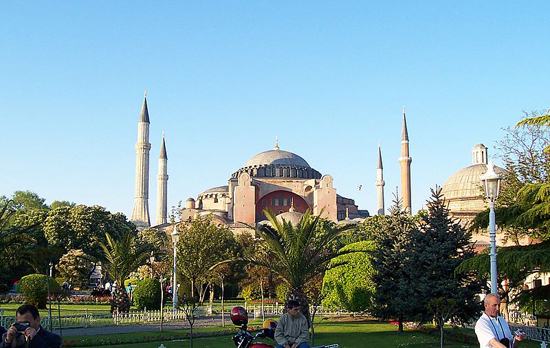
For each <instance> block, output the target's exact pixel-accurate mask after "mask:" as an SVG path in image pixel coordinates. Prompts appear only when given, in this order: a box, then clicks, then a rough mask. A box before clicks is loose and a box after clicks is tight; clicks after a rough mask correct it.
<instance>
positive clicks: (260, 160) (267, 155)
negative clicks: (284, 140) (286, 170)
mask: <svg viewBox="0 0 550 348" xmlns="http://www.w3.org/2000/svg"><path fill="white" fill-rule="evenodd" d="M271 164H273V165H282V166H297V167H306V168H311V167H310V166H309V164H308V163H307V162H306V160H305V159H303V158H302V157H300V156H298V155H297V154H295V153H292V152H288V151H284V150H280V149H279V148H275V149H273V150H268V151H264V152H260V153H259V154H257V155H255V156H254V157H252V158H251V159H249V160H248V161H247V162H246V164H245V165H244V166H245V167H253V166H262V165H263V166H268V165H271Z"/></svg>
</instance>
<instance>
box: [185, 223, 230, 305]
mask: <svg viewBox="0 0 550 348" xmlns="http://www.w3.org/2000/svg"><path fill="white" fill-rule="evenodd" d="M178 230H179V231H180V239H179V242H178V258H177V263H178V268H177V269H178V271H179V272H180V274H182V275H183V276H184V277H185V278H187V279H188V280H189V281H190V282H191V297H195V290H196V291H197V294H198V297H199V302H200V303H203V302H204V296H205V295H206V288H207V285H208V283H209V282H211V279H210V278H212V277H213V274H212V273H211V270H212V268H213V267H214V266H215V265H217V264H218V263H219V262H220V261H223V260H227V259H231V258H232V257H233V255H234V251H235V249H236V242H235V238H233V233H232V232H231V231H230V230H229V229H228V228H226V227H223V226H217V225H216V224H215V223H214V222H213V221H212V217H211V216H207V217H197V218H196V219H193V220H191V219H189V220H188V221H186V222H185V223H182V224H179V225H178Z"/></svg>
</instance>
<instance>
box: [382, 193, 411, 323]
mask: <svg viewBox="0 0 550 348" xmlns="http://www.w3.org/2000/svg"><path fill="white" fill-rule="evenodd" d="M390 213H391V215H389V216H388V217H387V218H384V219H382V220H381V228H380V230H378V231H377V232H375V233H374V239H375V243H376V249H375V251H374V252H373V259H372V266H373V268H374V270H375V273H374V275H373V277H372V280H373V282H374V284H375V293H374V301H373V302H374V309H373V314H374V315H375V316H378V317H381V318H383V319H392V318H394V319H397V320H398V321H399V332H403V321H404V320H406V319H409V318H410V317H411V315H413V314H414V313H416V312H417V310H418V306H419V302H418V299H416V298H414V291H413V288H414V287H415V283H416V282H417V280H416V279H417V277H416V276H415V275H414V270H413V269H412V268H411V267H409V259H410V256H411V255H410V253H411V233H412V231H413V230H414V228H415V227H414V221H413V219H412V218H411V216H410V215H409V214H407V213H406V212H405V211H403V210H402V209H401V207H400V202H399V200H398V199H396V200H395V201H394V205H393V206H392V207H391V208H390Z"/></svg>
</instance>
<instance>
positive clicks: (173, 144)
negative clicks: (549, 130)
mask: <svg viewBox="0 0 550 348" xmlns="http://www.w3.org/2000/svg"><path fill="white" fill-rule="evenodd" d="M549 10H550V3H548V2H545V1H529V2H513V1H498V2H497V1H484V2H479V1H460V2H459V1H455V2H450V1H383V2H382V1H379V2H367V1H338V2H336V1H330V2H328V1H300V2H297V1H193V2H187V1H154V2H153V1H117V2H113V1H67V2H35V1H26V2H10V3H5V4H3V7H2V13H3V16H2V21H0V47H1V54H0V62H1V64H2V68H1V70H0V71H1V73H0V120H1V127H0V134H1V136H0V147H1V149H2V151H0V163H1V164H2V171H1V172H2V176H1V178H2V180H0V195H8V196H9V195H11V194H12V192H13V191H15V190H31V191H34V192H36V193H38V194H39V195H40V196H42V197H44V198H46V199H47V202H48V203H51V202H52V201H54V200H69V201H73V202H76V203H82V204H87V205H92V204H99V205H102V206H105V207H106V208H107V209H108V210H110V211H113V212H114V211H121V212H123V213H125V214H126V215H128V216H129V215H131V211H132V205H133V197H134V166H135V150H134V143H135V142H136V137H137V120H138V116H139V112H140V108H141V104H142V99H143V92H144V90H145V89H146V90H147V95H148V102H149V113H150V118H151V137H150V141H151V144H152V150H151V178H150V212H151V215H152V220H153V221H154V220H155V206H156V175H157V158H158V154H159V151H160V142H161V134H162V132H163V131H164V132H165V133H166V145H167V152H168V159H169V161H168V172H169V175H170V180H169V182H168V187H169V192H168V204H169V206H172V205H176V204H177V202H178V201H179V200H184V201H185V199H187V198H188V197H196V196H197V194H199V193H200V192H202V191H204V190H206V189H208V188H210V187H214V186H220V185H226V184H227V180H228V179H229V177H230V175H231V173H233V172H234V171H236V170H237V169H238V168H239V167H241V166H242V165H244V163H245V162H246V161H247V160H248V159H249V158H250V157H252V156H253V155H255V154H256V153H259V152H261V151H265V150H268V149H271V148H272V147H273V145H274V139H275V137H276V136H278V137H279V144H280V146H281V148H282V149H284V150H288V151H291V152H295V153H297V154H299V155H300V156H302V157H303V158H304V159H306V160H307V161H308V163H309V164H310V165H311V166H312V167H314V168H315V169H317V170H319V171H320V172H321V173H323V174H325V173H327V174H331V175H332V176H333V177H334V184H335V187H336V188H337V189H338V193H339V194H341V195H343V196H346V197H351V198H354V199H355V200H356V202H357V203H358V204H359V206H360V208H362V209H368V210H369V211H371V212H374V211H375V210H376V189H375V186H374V182H375V180H376V161H377V144H378V143H379V142H380V143H381V145H382V153H383V159H384V167H385V171H384V175H385V181H386V201H387V202H388V201H390V200H391V199H392V193H391V192H393V191H395V187H396V186H397V185H399V175H400V173H399V164H398V162H397V159H398V157H399V156H400V137H401V117H402V116H401V109H402V106H403V105H404V106H405V107H406V110H407V119H408V128H409V137H410V141H411V143H410V145H411V156H412V157H413V162H412V187H413V201H412V203H413V210H414V211H416V210H417V209H419V208H421V206H422V205H423V204H424V202H425V200H426V199H427V198H428V197H429V188H430V187H434V186H435V185H436V184H439V185H441V184H443V183H444V182H445V180H446V179H447V178H448V177H449V176H450V175H451V174H453V173H454V172H456V171H458V170H459V169H461V168H463V167H465V166H467V165H470V164H471V155H470V152H471V148H472V147H473V146H474V145H475V144H476V143H480V142H481V143H484V144H485V145H486V146H488V147H489V148H490V154H492V155H494V154H495V150H494V146H495V144H496V142H497V141H498V140H500V139H502V137H503V135H504V132H503V131H502V128H503V127H507V126H513V125H514V124H515V123H516V122H517V121H518V120H520V119H521V117H522V111H523V110H526V111H531V110H540V109H546V108H548V107H549V103H548V81H549V78H550V76H549V75H550V74H549V69H548V56H549V53H550V52H549V51H550V49H549V45H548V37H549V34H550V33H549V29H550V24H549V22H548V20H547V14H548V13H549ZM498 162H499V161H498V159H497V160H496V163H497V164H498ZM358 185H363V188H362V190H361V191H359V190H358V189H357V186H358Z"/></svg>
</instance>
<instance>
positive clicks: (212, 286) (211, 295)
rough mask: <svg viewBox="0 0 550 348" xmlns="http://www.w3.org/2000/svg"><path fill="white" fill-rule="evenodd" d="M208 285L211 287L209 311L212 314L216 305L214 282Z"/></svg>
mask: <svg viewBox="0 0 550 348" xmlns="http://www.w3.org/2000/svg"><path fill="white" fill-rule="evenodd" d="M208 287H209V288H210V296H209V298H208V312H209V313H210V315H212V313H213V311H212V309H213V305H214V284H212V283H210V284H209V285H208Z"/></svg>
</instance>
